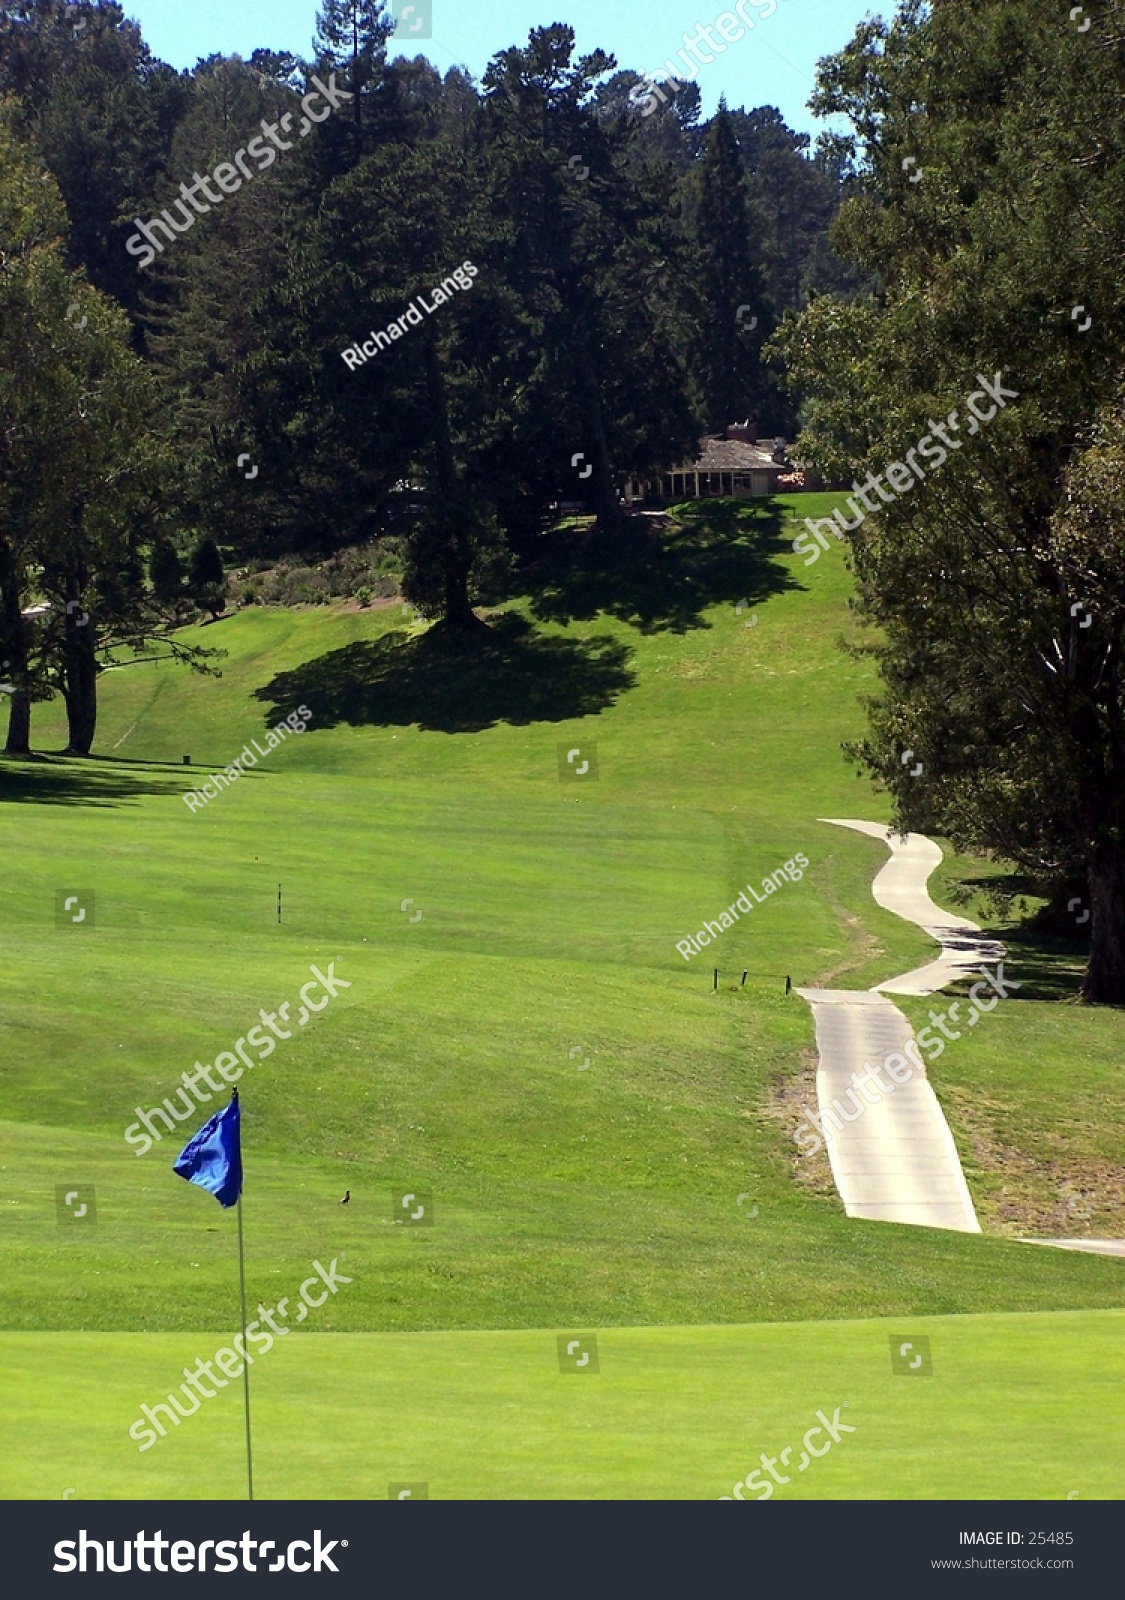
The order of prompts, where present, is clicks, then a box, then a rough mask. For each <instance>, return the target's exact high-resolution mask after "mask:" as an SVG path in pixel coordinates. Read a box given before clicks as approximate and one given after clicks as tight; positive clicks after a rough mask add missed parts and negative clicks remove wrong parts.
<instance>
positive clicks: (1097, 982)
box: [1082, 843, 1125, 1006]
mask: <svg viewBox="0 0 1125 1600" xmlns="http://www.w3.org/2000/svg"><path fill="white" fill-rule="evenodd" d="M1089 882H1090V911H1091V917H1090V959H1089V961H1088V963H1087V966H1086V976H1085V978H1084V979H1083V983H1082V998H1083V999H1084V1000H1090V1001H1093V1002H1094V1003H1096V1004H1099V1005H1109V1006H1119V1005H1125V852H1123V851H1122V850H1121V848H1120V846H1118V845H1116V844H1113V843H1108V844H1105V845H1103V846H1102V848H1101V850H1100V851H1099V853H1098V855H1097V857H1096V858H1095V861H1094V863H1093V865H1092V866H1091V868H1090V875H1089Z"/></svg>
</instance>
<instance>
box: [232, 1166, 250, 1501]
mask: <svg viewBox="0 0 1125 1600" xmlns="http://www.w3.org/2000/svg"><path fill="white" fill-rule="evenodd" d="M235 1209H236V1211H237V1212H238V1283H239V1289H240V1291H241V1296H242V1354H243V1357H244V1359H243V1362H242V1379H243V1393H244V1395H245V1398H246V1491H247V1492H246V1498H247V1499H248V1500H253V1498H254V1460H253V1456H252V1455H251V1451H250V1360H249V1357H248V1356H247V1354H246V1257H245V1254H244V1251H243V1246H242V1195H241V1194H239V1197H238V1204H237V1206H236V1207H235Z"/></svg>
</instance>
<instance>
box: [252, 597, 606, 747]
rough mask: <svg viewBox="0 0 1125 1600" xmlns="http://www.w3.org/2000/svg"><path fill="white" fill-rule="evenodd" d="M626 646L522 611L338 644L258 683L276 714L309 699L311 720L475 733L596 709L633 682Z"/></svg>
mask: <svg viewBox="0 0 1125 1600" xmlns="http://www.w3.org/2000/svg"><path fill="white" fill-rule="evenodd" d="M630 654H631V652H630V651H629V649H628V647H627V646H626V645H623V644H621V643H620V642H619V641H618V640H616V639H611V638H609V637H606V636H604V635H603V636H602V637H600V638H595V639H559V638H551V637H544V636H542V635H540V634H537V633H536V632H535V631H534V629H533V628H532V627H531V624H530V623H528V622H527V621H526V620H525V619H524V618H523V617H520V616H517V615H514V614H511V613H509V614H506V615H504V616H499V617H496V618H494V619H493V620H492V622H491V623H490V625H489V626H488V627H487V628H483V627H482V628H479V629H473V630H471V631H469V632H467V633H464V634H462V633H456V632H451V631H447V630H445V629H443V628H441V627H440V626H439V627H434V628H431V629H429V630H428V631H427V632H426V633H423V634H421V635H419V636H417V637H415V638H410V637H407V636H405V635H404V634H402V633H401V632H396V633H389V634H384V635H383V637H382V638H380V639H373V640H369V641H365V642H359V643H356V644H350V645H347V646H345V648H344V649H342V650H332V651H330V652H329V653H328V654H327V655H323V656H318V657H317V658H316V660H315V661H307V662H305V663H304V665H303V666H300V667H296V668H295V669H294V670H293V671H292V672H280V673H278V675H277V677H276V678H274V679H273V680H272V681H271V682H270V683H267V684H266V685H265V686H264V687H263V688H261V689H258V690H256V691H255V694H256V697H257V698H258V699H259V700H262V701H265V702H266V703H267V704H268V705H269V706H270V708H271V710H270V720H273V721H276V720H277V718H278V717H280V716H286V715H288V714H289V713H290V712H293V711H296V710H297V709H298V707H299V706H301V705H306V706H308V708H309V710H310V711H311V712H312V725H313V727H314V728H330V727H335V726H336V725H337V724H338V723H341V722H347V723H350V724H351V725H352V726H353V727H359V726H362V725H364V724H373V725H375V726H388V725H392V726H395V727H402V726H406V725H412V724H415V723H416V724H417V725H418V727H420V728H425V729H430V730H436V731H437V732H439V733H478V732H480V731H481V730H482V729H484V728H491V727H494V726H495V725H496V724H497V723H498V722H509V723H513V724H516V725H517V726H519V725H524V724H526V723H530V722H565V721H569V720H570V719H571V718H573V717H588V716H594V715H596V713H597V712H599V711H604V710H605V708H606V707H607V706H610V705H612V704H613V702H614V701H615V700H616V698H617V696H618V695H619V694H621V693H622V691H623V690H626V689H631V688H632V687H633V685H634V683H635V682H636V677H635V674H634V673H633V672H632V671H631V670H630V668H629V665H628V662H629V657H630Z"/></svg>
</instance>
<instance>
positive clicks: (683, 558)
mask: <svg viewBox="0 0 1125 1600" xmlns="http://www.w3.org/2000/svg"><path fill="white" fill-rule="evenodd" d="M786 509H787V508H785V507H783V506H781V505H779V504H778V503H777V502H776V501H774V500H773V499H772V498H771V499H768V500H767V499H763V500H754V501H750V502H747V501H745V500H743V501H739V500H700V501H697V502H695V503H694V504H693V505H691V506H690V507H687V506H678V507H677V508H676V511H675V515H676V518H677V520H679V521H682V522H683V523H684V526H683V527H682V528H680V529H670V528H669V527H667V526H666V525H665V526H660V525H659V524H657V525H655V526H654V521H655V519H648V518H643V517H633V518H631V519H630V521H629V522H628V523H627V525H626V526H625V528H624V529H622V530H621V531H620V532H615V533H602V532H599V531H598V530H597V529H595V528H590V529H577V528H573V527H571V528H565V529H560V530H559V531H558V532H556V533H552V534H550V535H549V536H548V539H547V541H546V545H547V548H546V551H545V553H544V555H542V556H541V557H540V558H539V560H537V561H536V562H535V563H534V564H533V565H532V566H530V567H529V568H527V569H526V570H525V571H524V572H522V573H521V575H520V582H519V587H520V589H521V590H522V591H523V592H524V593H526V594H528V595H530V596H531V597H532V611H533V613H534V614H535V616H537V617H539V618H540V619H541V620H542V621H544V622H564V623H565V622H574V621H589V620H590V619H591V618H593V617H596V616H597V615H598V613H599V612H604V613H605V614H606V615H607V616H611V617H616V618H617V619H618V620H619V621H620V622H627V623H629V624H631V625H632V626H633V627H634V628H638V629H639V630H640V632H641V633H646V634H650V633H661V632H669V633H686V632H687V631H688V630H689V629H691V628H706V627H709V626H710V624H709V623H708V622H706V621H705V619H704V616H703V612H704V611H705V610H706V609H707V607H708V606H713V605H716V604H717V603H719V602H721V601H724V600H725V601H729V602H730V604H731V605H736V604H737V603H738V602H739V601H740V600H745V601H746V602H747V604H748V605H749V606H750V607H753V606H755V605H757V604H758V603H759V602H760V601H764V600H767V599H768V598H769V597H770V596H771V595H774V594H780V593H782V592H783V591H784V590H786V589H797V588H799V587H800V585H799V584H797V583H796V582H794V580H793V579H792V578H791V577H790V576H789V574H788V572H786V571H785V569H784V568H783V567H781V566H780V565H779V564H778V563H777V561H776V560H775V559H774V558H775V557H777V556H780V555H782V554H784V553H786V552H787V551H788V550H789V548H790V547H789V545H788V544H787V543H786V542H785V541H783V540H782V539H781V537H780V535H781V529H782V526H783V523H784V516H785V511H786Z"/></svg>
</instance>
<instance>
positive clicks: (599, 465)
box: [577, 343, 625, 528]
mask: <svg viewBox="0 0 1125 1600" xmlns="http://www.w3.org/2000/svg"><path fill="white" fill-rule="evenodd" d="M577 377H578V401H579V406H580V409H581V412H582V423H583V431H584V433H585V436H586V439H587V441H588V443H589V446H590V449H591V450H592V451H593V456H594V459H593V462H592V463H591V464H592V466H593V468H594V473H593V481H592V483H591V484H590V488H591V489H592V490H593V495H594V509H595V511H596V512H597V515H598V526H599V527H601V528H619V527H621V525H622V523H623V522H624V520H625V519H624V515H623V513H622V510H621V507H620V505H619V504H618V500H617V490H616V489H615V487H614V483H613V468H612V466H611V464H610V459H609V444H608V442H607V440H606V436H605V422H604V419H603V417H602V397H601V395H600V393H599V392H598V380H597V374H596V373H595V371H594V364H593V362H592V361H591V360H590V358H589V355H588V353H587V350H586V347H585V343H583V344H582V346H581V348H580V349H579V351H578V369H577Z"/></svg>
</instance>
